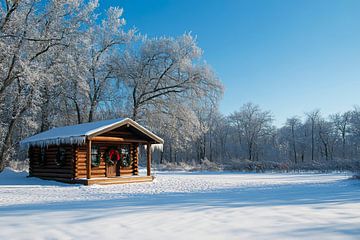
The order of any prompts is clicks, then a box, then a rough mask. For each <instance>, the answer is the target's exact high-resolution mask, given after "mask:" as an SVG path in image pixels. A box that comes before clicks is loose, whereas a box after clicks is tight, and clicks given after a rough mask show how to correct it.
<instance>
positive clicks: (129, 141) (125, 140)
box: [91, 136, 148, 143]
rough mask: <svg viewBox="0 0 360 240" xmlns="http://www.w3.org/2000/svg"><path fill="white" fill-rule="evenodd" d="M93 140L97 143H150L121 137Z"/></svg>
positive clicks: (93, 138) (94, 138)
mask: <svg viewBox="0 0 360 240" xmlns="http://www.w3.org/2000/svg"><path fill="white" fill-rule="evenodd" d="M91 140H92V141H97V142H123V143H148V141H144V140H137V139H126V138H120V137H102V136H97V137H92V138H91Z"/></svg>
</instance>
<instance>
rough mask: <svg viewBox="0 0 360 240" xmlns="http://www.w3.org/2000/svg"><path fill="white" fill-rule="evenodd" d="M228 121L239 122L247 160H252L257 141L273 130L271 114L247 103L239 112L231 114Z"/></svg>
mask: <svg viewBox="0 0 360 240" xmlns="http://www.w3.org/2000/svg"><path fill="white" fill-rule="evenodd" d="M230 119H231V120H233V121H234V120H236V121H238V122H239V124H240V129H241V131H242V132H243V137H244V139H245V141H246V145H247V154H248V155H247V157H248V159H249V160H254V156H255V155H256V147H257V145H258V143H259V141H260V140H261V138H264V137H267V136H270V135H271V132H272V130H273V128H272V125H271V123H272V116H271V113H270V112H269V111H262V110H261V109H260V107H259V106H257V105H254V104H252V103H247V104H245V105H243V106H242V108H241V109H240V111H239V112H235V113H233V114H232V115H231V117H230Z"/></svg>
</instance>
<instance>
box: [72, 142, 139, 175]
mask: <svg viewBox="0 0 360 240" xmlns="http://www.w3.org/2000/svg"><path fill="white" fill-rule="evenodd" d="M120 144H121V143H107V142H96V141H92V145H93V146H98V147H99V148H100V153H101V160H100V165H99V166H97V167H94V166H92V167H91V178H98V177H106V163H105V156H104V153H105V152H106V150H107V149H108V148H109V147H110V146H118V145H120ZM86 152H87V146H86V145H82V146H78V147H77V149H76V151H75V159H76V164H75V178H86ZM130 157H131V160H132V166H130V167H127V168H124V167H121V168H120V176H132V175H138V174H139V169H138V144H130Z"/></svg>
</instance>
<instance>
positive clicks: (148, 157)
mask: <svg viewBox="0 0 360 240" xmlns="http://www.w3.org/2000/svg"><path fill="white" fill-rule="evenodd" d="M146 170H147V171H146V173H147V174H146V175H147V176H150V175H151V144H150V143H148V144H147V146H146Z"/></svg>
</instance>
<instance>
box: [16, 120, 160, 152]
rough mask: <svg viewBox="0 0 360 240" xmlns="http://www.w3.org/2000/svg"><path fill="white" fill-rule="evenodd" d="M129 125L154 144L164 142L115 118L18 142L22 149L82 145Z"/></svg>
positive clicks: (46, 133)
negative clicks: (107, 132)
mask: <svg viewBox="0 0 360 240" xmlns="http://www.w3.org/2000/svg"><path fill="white" fill-rule="evenodd" d="M125 124H129V125H131V126H133V127H134V128H136V129H137V130H139V131H141V132H142V133H144V134H145V135H147V136H148V137H150V138H151V139H153V140H154V141H155V142H156V143H159V144H163V143H164V140H163V139H161V138H160V137H158V136H156V135H155V134H154V133H152V132H150V131H149V130H147V129H146V128H144V127H143V126H141V125H140V124H138V123H137V122H135V121H133V120H131V119H130V118H117V119H110V120H104V121H97V122H90V123H82V124H77V125H72V126H66V127H58V128H53V129H50V130H48V131H45V132H42V133H39V134H36V135H34V136H31V137H28V138H26V139H24V140H22V141H21V142H20V145H21V146H22V147H29V146H47V145H52V144H55V145H60V144H83V143H84V142H85V141H86V137H92V136H96V134H97V133H99V134H100V133H103V132H104V131H106V130H109V131H110V130H112V129H114V128H117V127H120V126H123V125H125Z"/></svg>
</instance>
